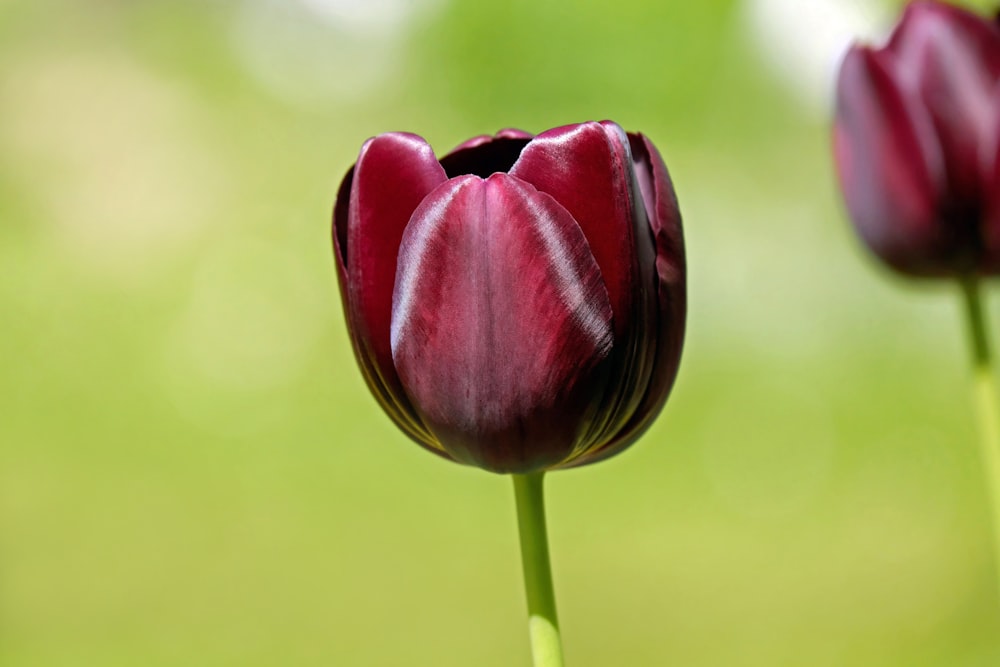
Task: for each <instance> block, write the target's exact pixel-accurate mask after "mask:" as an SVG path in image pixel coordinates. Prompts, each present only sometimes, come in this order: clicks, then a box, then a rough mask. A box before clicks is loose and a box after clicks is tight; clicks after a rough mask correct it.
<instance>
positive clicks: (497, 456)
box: [392, 174, 612, 472]
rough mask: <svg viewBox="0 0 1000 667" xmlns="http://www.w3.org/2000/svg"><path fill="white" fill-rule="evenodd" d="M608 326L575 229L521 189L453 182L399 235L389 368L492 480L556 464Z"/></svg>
mask: <svg viewBox="0 0 1000 667" xmlns="http://www.w3.org/2000/svg"><path fill="white" fill-rule="evenodd" d="M611 318H612V315H611V305H610V303H609V300H608V294H607V291H606V289H605V287H604V283H603V281H602V279H601V274H600V270H599V268H598V266H597V262H596V261H595V260H594V257H593V255H592V254H591V252H590V249H589V247H588V245H587V241H586V239H585V238H584V235H583V233H582V232H581V231H580V228H579V226H578V225H577V223H576V221H574V220H573V218H572V216H571V215H570V214H569V213H568V212H567V211H566V209H565V208H563V207H562V206H560V205H559V203H557V202H556V201H555V200H554V199H553V198H552V197H550V196H548V195H545V194H543V193H540V192H538V191H537V190H535V188H533V187H532V186H530V185H529V184H527V183H524V182H523V181H520V180H519V179H516V178H512V177H510V176H508V175H506V174H494V175H493V176H491V177H490V178H489V179H487V180H485V181H484V180H482V179H480V178H478V177H475V176H466V177H460V178H456V179H453V180H451V181H449V182H448V183H446V184H445V185H443V186H441V187H439V188H438V189H437V190H435V191H434V192H433V193H431V194H430V195H429V196H428V197H427V198H426V199H425V200H424V202H423V203H422V204H421V206H420V207H419V208H418V209H417V211H416V212H415V213H414V215H413V218H412V220H411V222H410V225H409V226H408V227H407V230H406V233H405V235H404V237H403V241H402V245H401V248H400V256H399V271H398V274H397V279H396V288H395V293H394V295H393V312H392V351H393V359H394V362H395V365H396V368H397V369H398V371H399V376H400V379H401V380H402V383H403V386H404V387H405V388H406V392H407V394H408V395H409V396H410V398H411V400H412V401H413V404H414V405H415V406H416V407H417V409H418V410H419V412H420V414H421V416H422V418H423V421H424V423H425V424H427V425H428V427H429V428H430V429H431V431H432V432H433V433H434V435H435V436H437V438H438V440H439V441H440V442H441V443H442V444H443V445H444V447H445V449H446V451H447V452H448V453H449V454H451V455H452V456H453V457H454V458H455V459H457V460H459V461H463V462H466V463H471V464H474V465H478V466H480V467H483V468H486V469H488V470H492V471H496V472H527V471H531V470H539V469H544V468H547V467H550V466H552V465H555V464H557V463H559V462H560V461H562V460H563V459H564V458H565V457H566V456H567V455H568V454H569V453H570V452H571V451H572V450H573V448H574V445H575V444H576V442H577V440H578V439H579V437H580V432H581V430H582V426H583V425H584V424H585V423H586V421H587V418H588V416H589V414H590V413H591V412H592V410H593V397H594V396H595V395H600V393H601V391H600V387H601V386H602V385H603V382H604V379H605V378H604V372H605V364H604V361H605V360H606V358H607V355H608V353H609V352H610V350H611V346H612V331H611Z"/></svg>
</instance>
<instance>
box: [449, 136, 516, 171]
mask: <svg viewBox="0 0 1000 667" xmlns="http://www.w3.org/2000/svg"><path fill="white" fill-rule="evenodd" d="M530 140H531V135H530V134H528V133H527V132H523V131H521V130H514V129H506V130H500V131H499V132H497V133H496V136H491V135H488V134H484V135H481V136H478V137H474V138H472V139H469V140H468V141H466V142H464V143H462V144H461V145H459V146H457V147H456V148H455V149H454V150H453V151H451V152H450V153H448V154H447V155H445V156H444V157H443V158H441V166H442V167H444V170H445V172H446V173H447V174H448V177H449V178H454V177H455V176H464V175H466V174H475V175H476V176H479V177H481V178H486V177H487V176H489V175H490V174H495V173H497V172H508V171H510V168H511V167H512V166H513V165H514V163H515V162H516V161H517V158H518V157H519V156H520V155H521V149H523V148H524V147H525V145H526V144H527V143H528V141H530Z"/></svg>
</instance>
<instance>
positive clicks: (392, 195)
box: [333, 133, 445, 449]
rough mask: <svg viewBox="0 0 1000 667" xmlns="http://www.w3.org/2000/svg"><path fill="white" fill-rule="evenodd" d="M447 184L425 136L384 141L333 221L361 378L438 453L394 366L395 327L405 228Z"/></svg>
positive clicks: (370, 152) (343, 191)
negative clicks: (426, 200)
mask: <svg viewBox="0 0 1000 667" xmlns="http://www.w3.org/2000/svg"><path fill="white" fill-rule="evenodd" d="M444 180H445V175H444V171H443V170H442V169H441V166H440V165H439V164H438V162H437V160H436V159H435V158H434V153H433V152H432V151H431V149H430V147H429V146H428V145H427V144H426V142H424V141H423V140H422V139H421V138H420V137H417V136H415V135H408V134H400V133H392V134H383V135H380V136H378V137H375V138H374V139H370V140H369V141H368V142H366V143H365V145H364V146H363V147H362V149H361V154H360V156H359V158H358V162H357V164H356V165H355V166H354V167H353V169H352V170H351V171H350V172H349V173H348V175H347V176H346V177H345V179H344V182H343V183H342V184H341V187H340V191H339V193H338V197H337V203H336V205H335V208H334V221H333V226H334V229H333V236H334V245H335V251H336V255H337V273H338V278H339V279H340V287H341V297H342V299H343V301H344V305H345V312H346V314H347V318H348V329H349V330H350V332H351V342H352V344H353V345H354V348H355V356H356V357H357V359H358V363H359V365H360V366H361V371H362V374H363V375H364V377H365V380H366V382H367V383H368V386H369V387H370V388H371V390H372V393H373V394H374V395H375V397H376V399H377V400H378V402H379V403H380V404H381V405H382V407H383V408H384V409H385V410H386V412H387V413H388V414H389V415H390V417H392V419H393V421H395V422H396V423H397V424H398V425H399V426H400V428H402V429H403V431H404V432H406V433H407V434H408V435H409V436H410V437H412V438H413V439H414V440H417V441H418V442H420V443H421V444H423V445H425V446H428V447H430V448H435V449H437V447H436V443H434V442H433V439H432V438H431V437H430V435H429V434H428V433H427V431H426V429H425V428H424V427H423V425H422V424H420V421H419V419H418V418H417V416H416V414H415V413H414V412H413V410H412V408H411V407H410V406H409V402H408V400H407V399H406V395H405V394H404V393H403V391H402V387H401V386H400V384H399V379H398V378H397V376H396V372H395V369H394V368H393V366H392V352H391V349H390V346H389V321H390V317H391V308H392V288H393V284H394V282H395V275H396V254H397V252H398V249H399V240H400V238H401V237H402V234H403V229H404V228H405V227H406V223H407V222H408V221H409V218H410V215H411V214H412V213H413V211H414V209H416V207H417V205H418V204H419V203H420V201H421V200H422V199H423V198H424V196H425V195H426V194H427V193H429V192H430V191H431V190H432V189H434V187H436V186H437V185H438V184H440V183H442V182H444Z"/></svg>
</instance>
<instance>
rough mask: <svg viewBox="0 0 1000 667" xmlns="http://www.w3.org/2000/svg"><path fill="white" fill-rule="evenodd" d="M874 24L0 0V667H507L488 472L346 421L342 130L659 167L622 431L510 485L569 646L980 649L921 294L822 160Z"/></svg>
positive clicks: (385, 5) (950, 294) (969, 665)
mask: <svg viewBox="0 0 1000 667" xmlns="http://www.w3.org/2000/svg"><path fill="white" fill-rule="evenodd" d="M987 4H988V3H986V2H982V3H979V7H980V8H985V7H986V6H987ZM892 11H893V9H892V8H891V7H889V6H887V5H881V4H878V3H877V2H863V1H861V0H857V1H856V2H847V1H846V0H841V1H839V2H838V1H837V0H806V1H804V2H796V1H793V0H710V1H703V2H681V1H668V2H662V3H655V2H651V1H646V0H614V1H613V2H598V1H596V0H595V1H583V2H579V3H574V4H570V3H568V2H565V3H560V2H554V1H553V2H544V1H538V0H514V1H512V2H508V3H482V2H476V1H474V0H245V1H242V2H238V1H236V0H229V1H225V0H204V1H203V2H195V1H193V0H92V1H89V2H87V1H84V0H72V1H71V0H63V1H55V0H0V269H2V274H0V664H3V665H5V666H10V667H56V666H59V667H63V666H65V667H70V666H72V667H77V666H80V665H88V666H89V665H94V666H101V667H114V666H119V665H121V666H126V665H127V666H130V667H131V666H134V665H143V666H147V667H158V666H168V665H169V666H177V665H184V666H188V667H198V666H202V665H204V666H213V667H216V666H226V665H233V666H237V665H238V666H248V667H251V666H261V667H264V666H274V665H288V666H293V667H299V666H302V667H311V666H320V665H322V666H330V665H338V666H340V665H343V666H347V667H354V666H377V667H380V666H394V665H408V666H409V665H435V666H438V667H448V666H452V665H454V666H459V665H462V666H466V665H481V666H484V667H494V666H496V667H500V666H511V665H527V664H528V662H529V656H528V646H527V639H526V629H525V609H524V607H525V603H524V594H523V591H522V583H521V573H520V563H519V560H518V558H519V556H518V547H517V540H516V527H515V524H514V514H513V498H512V489H511V484H510V481H509V480H508V479H505V478H502V477H498V476H494V475H490V474H487V473H484V472H481V471H479V470H474V469H469V468H463V467H460V466H457V465H449V464H446V463H444V462H442V461H440V460H438V459H436V458H434V457H432V456H430V455H428V454H427V453H425V452H424V451H422V450H420V449H419V448H418V447H416V446H414V445H412V444H410V443H409V442H408V441H406V440H405V439H404V437H403V436H402V435H401V434H399V433H398V432H396V431H395V430H394V429H393V427H392V426H391V425H390V423H389V421H388V420H387V419H386V418H385V417H384V416H383V415H382V414H380V412H379V411H378V409H377V407H376V404H375V402H374V400H373V399H372V398H371V397H370V396H369V395H368V393H367V391H366V389H365V387H364V385H363V383H362V380H361V377H360V375H359V373H358V372H357V369H356V368H355V365H354V361H353V359H352V357H351V353H350V349H349V344H348V342H347V337H346V332H345V329H344V324H343V320H342V317H341V312H340V304H339V302H338V296H337V289H336V285H335V279H334V269H333V260H332V256H331V250H330V247H329V245H330V244H329V217H330V211H331V209H332V200H333V196H334V193H335V192H336V188H337V185H338V183H339V181H340V179H341V177H342V176H343V174H344V172H345V171H346V170H347V168H348V167H349V166H350V165H351V163H352V162H353V161H354V159H355V156H356V154H357V150H358V148H359V147H360V145H361V142H362V141H363V140H364V139H365V138H367V137H369V136H371V135H373V134H376V133H379V132H383V131H387V130H397V129H398V130H410V131H415V132H418V133H420V134H423V135H424V136H426V137H427V138H428V140H429V141H430V142H431V143H432V144H433V145H434V146H435V147H436V148H437V149H438V150H439V151H445V150H447V149H448V148H450V147H451V146H453V145H455V144H457V143H459V142H460V141H462V140H464V139H465V138H467V137H468V136H471V135H474V134H479V133H483V132H492V131H494V130H496V129H498V128H500V127H506V126H517V127H522V128H524V129H528V130H531V131H536V132H537V131H541V130H543V129H546V128H548V127H551V126H555V125H560V124H564V123H568V122H576V121H581V120H586V119H592V118H593V119H601V118H612V119H614V120H616V121H618V122H619V123H621V124H622V125H623V126H625V127H626V128H628V129H630V130H640V131H642V132H644V133H646V134H647V135H649V136H650V137H651V138H652V139H653V140H654V141H655V142H656V143H657V145H658V146H659V147H660V149H661V151H662V152H663V154H664V156H665V158H666V160H667V163H668V165H669V166H670V168H671V170H672V173H673V176H674V179H675V184H676V187H677V190H678V194H679V197H680V200H681V206H682V210H683V213H684V216H685V223H686V237H687V243H688V252H689V264H690V315H689V328H688V344H687V348H686V352H685V358H684V362H683V364H682V368H681V373H680V377H679V380H678V383H677V386H676V389H675V391H674V394H673V396H672V398H671V400H670V402H669V404H668V406H667V409H666V410H665V412H664V414H663V416H662V418H661V419H660V421H659V422H658V423H657V424H656V425H655V426H654V428H653V429H652V430H651V431H650V432H649V433H648V435H647V436H646V437H645V438H644V439H643V441H641V442H640V443H639V444H638V445H636V446H635V447H634V448H633V449H631V450H630V451H628V452H626V453H625V454H623V455H622V456H620V457H618V458H616V459H613V460H611V461H609V462H607V463H604V464H601V465H599V466H593V467H589V468H584V469H580V470H574V471H569V472H564V473H559V474H554V475H552V476H550V478H549V481H548V491H549V511H550V530H551V541H552V549H553V559H554V568H555V578H556V588H557V594H558V598H559V603H560V611H561V617H562V624H563V629H564V640H565V644H566V654H567V660H568V664H569V665H571V666H572V667H587V666H590V667H598V666H599V667H609V666H612V665H651V666H663V665H684V666H685V667H700V666H705V667H709V666H713V667H714V666H719V665H726V666H727V667H738V666H748V667H749V666H757V665H760V666H767V667H778V666H785V665H787V666H789V667H793V666H794V667H800V666H802V665H809V666H812V667H826V666H830V667H834V666H836V667H840V666H844V665H859V666H864V667H881V666H892V665H899V666H901V667H902V666H905V667H914V666H917V667H920V666H924V665H928V666H929V665H940V666H945V665H947V666H948V667H976V666H985V665H996V664H998V662H1000V605H998V602H997V597H996V589H997V583H996V581H995V578H994V574H993V570H992V565H991V554H990V538H989V533H988V527H989V518H988V516H989V515H988V512H987V510H986V505H985V500H986V498H985V488H984V484H983V482H982V479H981V477H982V476H981V473H980V466H979V461H978V455H977V449H976V444H975V430H974V428H973V419H972V417H973V413H972V408H971V406H970V405H969V401H968V400H967V399H968V398H969V396H970V389H969V387H968V382H967V379H968V378H967V364H966V359H967V353H966V348H965V344H964V343H965V341H964V330H963V324H962V322H961V321H960V320H959V317H958V316H959V312H960V311H959V307H958V303H957V300H956V298H955V297H956V294H955V292H956V290H954V289H952V288H950V287H949V286H947V285H943V286H934V285H913V284H904V283H903V282H902V281H900V280H897V279H895V278H893V277H891V276H889V275H888V274H887V273H886V272H885V271H883V270H881V269H879V268H878V267H876V266H875V265H874V263H873V262H871V261H870V260H869V258H868V257H867V256H866V255H865V254H864V253H863V252H862V250H861V249H860V248H859V247H858V244H857V243H856V242H855V240H854V239H853V237H852V235H851V233H850V230H849V228H848V225H847V222H846V220H845V219H844V216H843V214H842V211H841V206H840V202H839V199H838V194H837V192H836V188H835V181H834V177H833V174H832V170H831V165H830V158H829V150H828V143H829V142H828V134H829V128H828V122H829V121H828V117H827V116H828V111H827V109H828V108H829V99H828V93H829V87H830V78H829V77H830V72H831V71H832V70H831V69H830V68H831V66H832V64H833V63H834V62H835V58H836V53H837V49H838V48H839V47H841V46H842V45H843V43H844V39H846V38H847V37H848V36H849V35H851V34H872V35H877V34H879V31H880V30H884V27H885V25H886V21H887V17H889V16H891V12H892ZM991 313H993V314H994V315H995V314H996V308H995V307H993V308H991ZM995 338H996V339H998V340H1000V338H998V337H995Z"/></svg>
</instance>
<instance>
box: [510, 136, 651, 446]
mask: <svg viewBox="0 0 1000 667" xmlns="http://www.w3.org/2000/svg"><path fill="white" fill-rule="evenodd" d="M511 174H512V175H516V176H519V177H521V178H524V179H525V180H528V181H529V182H531V183H532V184H533V185H535V186H536V187H538V189H540V190H542V191H544V192H547V193H549V194H551V195H552V196H553V197H555V198H556V200H557V201H559V202H560V203H561V204H563V205H564V206H565V207H566V209H567V210H568V211H569V212H570V213H571V214H573V217H574V218H575V219H576V220H577V221H578V222H579V223H580V227H581V228H582V229H583V233H584V234H585V235H586V237H587V241H588V242H589V243H590V247H591V249H592V251H593V253H594V257H595V258H596V260H597V264H598V266H599V267H600V268H601V274H602V275H603V276H604V280H605V284H606V285H607V286H608V292H609V295H610V298H611V307H612V310H613V312H614V316H615V320H614V332H615V349H614V351H613V358H612V361H611V367H612V375H611V377H610V378H609V382H608V387H607V390H606V393H605V398H604V400H603V402H602V404H601V407H600V409H599V410H598V412H597V414H596V415H595V418H594V420H593V421H592V423H591V428H590V429H589V431H588V433H587V437H586V438H584V439H583V440H582V441H581V443H580V446H579V447H578V448H577V450H576V451H574V453H573V457H574V458H575V457H576V456H579V455H581V454H583V453H584V452H586V451H588V450H590V449H593V448H595V447H600V446H601V445H603V444H605V443H606V442H607V441H608V440H609V439H611V438H613V437H614V435H615V434H616V433H617V432H618V431H619V430H621V428H622V427H623V426H624V425H625V424H626V423H627V422H628V421H629V420H630V419H631V418H632V415H633V414H634V412H635V411H636V409H637V408H638V406H639V403H640V401H641V400H642V397H643V395H644V393H645V390H646V387H647V385H648V383H649V378H650V375H651V373H652V371H653V362H654V358H655V343H656V291H655V284H656V282H655V279H654V272H655V260H656V252H655V249H654V245H653V238H652V234H651V232H650V227H649V222H648V219H647V215H646V211H645V206H644V205H643V202H642V195H641V193H640V190H639V185H638V183H637V181H636V179H635V175H634V173H633V163H632V155H631V147H630V145H629V140H628V137H627V135H626V134H625V132H624V130H622V129H621V128H620V127H619V126H618V125H616V124H614V123H612V122H610V121H605V122H604V123H584V124H581V125H569V126H566V127H561V128H556V129H554V130H549V131H548V132H544V133H542V134H540V135H539V136H538V137H536V138H535V139H534V140H532V142H531V143H530V144H528V146H527V147H525V149H524V151H523V152H522V154H521V158H520V159H519V160H518V162H517V164H515V165H514V168H513V169H512V170H511Z"/></svg>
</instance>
